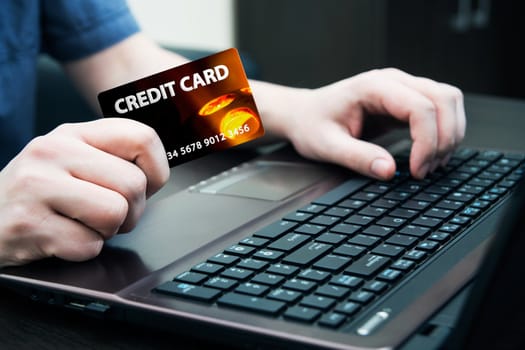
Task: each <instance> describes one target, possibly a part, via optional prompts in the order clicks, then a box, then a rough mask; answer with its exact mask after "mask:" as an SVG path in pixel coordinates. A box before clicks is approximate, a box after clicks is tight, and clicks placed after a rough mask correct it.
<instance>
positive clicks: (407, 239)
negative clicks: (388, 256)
mask: <svg viewBox="0 0 525 350" xmlns="http://www.w3.org/2000/svg"><path fill="white" fill-rule="evenodd" d="M416 242H417V238H416V237H414V236H408V235H400V234H395V235H393V236H392V237H390V238H389V239H387V240H386V243H388V244H395V245H398V246H402V247H411V246H413V245H414V244H416Z"/></svg>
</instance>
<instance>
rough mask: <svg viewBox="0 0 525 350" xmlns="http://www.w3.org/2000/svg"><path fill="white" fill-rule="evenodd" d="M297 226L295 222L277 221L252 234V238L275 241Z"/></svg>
mask: <svg viewBox="0 0 525 350" xmlns="http://www.w3.org/2000/svg"><path fill="white" fill-rule="evenodd" d="M296 226H297V223H296V222H292V221H284V220H283V221H278V222H274V223H273V224H270V225H268V226H266V227H263V228H262V229H260V230H259V231H257V232H255V233H254V236H257V237H262V238H268V239H275V238H279V237H281V236H282V235H283V234H285V233H286V232H288V231H290V230H292V229H293V228H295V227H296Z"/></svg>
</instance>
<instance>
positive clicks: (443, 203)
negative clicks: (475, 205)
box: [436, 199, 464, 210]
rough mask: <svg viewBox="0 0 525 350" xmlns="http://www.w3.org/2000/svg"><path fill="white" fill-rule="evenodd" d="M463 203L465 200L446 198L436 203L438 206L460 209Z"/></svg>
mask: <svg viewBox="0 0 525 350" xmlns="http://www.w3.org/2000/svg"><path fill="white" fill-rule="evenodd" d="M463 204H464V203H463V202H459V201H451V200H448V199H444V200H442V201H440V202H438V203H437V204H436V208H441V209H449V210H458V209H459V208H461V207H462V206H463Z"/></svg>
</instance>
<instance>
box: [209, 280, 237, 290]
mask: <svg viewBox="0 0 525 350" xmlns="http://www.w3.org/2000/svg"><path fill="white" fill-rule="evenodd" d="M237 283H238V282H237V280H234V279H231V278H224V277H213V278H210V280H209V281H208V282H206V283H205V284H204V285H205V286H206V287H212V288H217V289H220V290H230V289H232V288H233V287H235V286H236V285H237Z"/></svg>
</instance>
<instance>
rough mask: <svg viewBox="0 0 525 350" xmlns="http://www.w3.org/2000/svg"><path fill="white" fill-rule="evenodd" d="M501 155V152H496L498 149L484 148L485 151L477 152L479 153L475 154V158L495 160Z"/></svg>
mask: <svg viewBox="0 0 525 350" xmlns="http://www.w3.org/2000/svg"><path fill="white" fill-rule="evenodd" d="M502 155H503V153H501V152H498V151H494V150H486V151H481V152H479V154H478V155H477V156H476V159H486V160H496V159H498V158H500V157H501V156H502Z"/></svg>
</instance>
